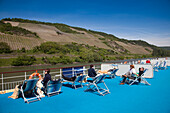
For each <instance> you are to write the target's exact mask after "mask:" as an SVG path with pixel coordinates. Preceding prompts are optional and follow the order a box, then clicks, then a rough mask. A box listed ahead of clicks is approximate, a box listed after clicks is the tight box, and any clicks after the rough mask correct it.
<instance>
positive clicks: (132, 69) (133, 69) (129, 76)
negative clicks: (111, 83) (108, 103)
mask: <svg viewBox="0 0 170 113" xmlns="http://www.w3.org/2000/svg"><path fill="white" fill-rule="evenodd" d="M132 75H136V76H138V74H136V71H135V68H134V65H130V70H129V71H128V72H127V73H125V74H124V75H122V77H123V80H122V81H121V83H120V85H124V84H125V81H126V79H127V78H130V79H133V78H134V77H133V76H132Z"/></svg>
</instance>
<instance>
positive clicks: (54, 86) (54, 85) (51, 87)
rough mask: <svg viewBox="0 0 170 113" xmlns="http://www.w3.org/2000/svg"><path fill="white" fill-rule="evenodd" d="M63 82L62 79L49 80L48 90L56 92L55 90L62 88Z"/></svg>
mask: <svg viewBox="0 0 170 113" xmlns="http://www.w3.org/2000/svg"><path fill="white" fill-rule="evenodd" d="M61 86H62V83H61V80H58V81H49V82H48V85H47V92H48V93H50V92H54V91H58V90H60V89H61Z"/></svg>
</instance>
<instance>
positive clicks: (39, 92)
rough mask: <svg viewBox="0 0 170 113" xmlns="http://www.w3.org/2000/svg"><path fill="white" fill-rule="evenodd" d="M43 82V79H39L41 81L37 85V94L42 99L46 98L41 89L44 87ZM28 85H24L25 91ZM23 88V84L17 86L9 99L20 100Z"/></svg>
mask: <svg viewBox="0 0 170 113" xmlns="http://www.w3.org/2000/svg"><path fill="white" fill-rule="evenodd" d="M41 81H42V79H39V81H38V82H37V84H36V87H37V93H38V94H39V95H40V97H45V95H44V93H43V91H41V88H42V87H43V86H42V83H41ZM26 85H27V84H24V86H23V89H25V87H26ZM21 87H22V84H19V85H16V86H15V89H14V92H13V94H12V95H11V96H8V98H13V99H17V98H19V91H20V89H21Z"/></svg>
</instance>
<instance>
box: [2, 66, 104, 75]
mask: <svg viewBox="0 0 170 113" xmlns="http://www.w3.org/2000/svg"><path fill="white" fill-rule="evenodd" d="M94 65H101V64H94ZM81 66H90V65H80V66H68V67H57V68H49V69H50V70H54V69H64V68H71V67H73V68H74V67H81ZM43 70H45V69H35V70H24V71H10V72H0V74H6V73H20V72H31V71H43Z"/></svg>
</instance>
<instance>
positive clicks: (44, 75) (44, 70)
mask: <svg viewBox="0 0 170 113" xmlns="http://www.w3.org/2000/svg"><path fill="white" fill-rule="evenodd" d="M44 77H45V70H43V78H44Z"/></svg>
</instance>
